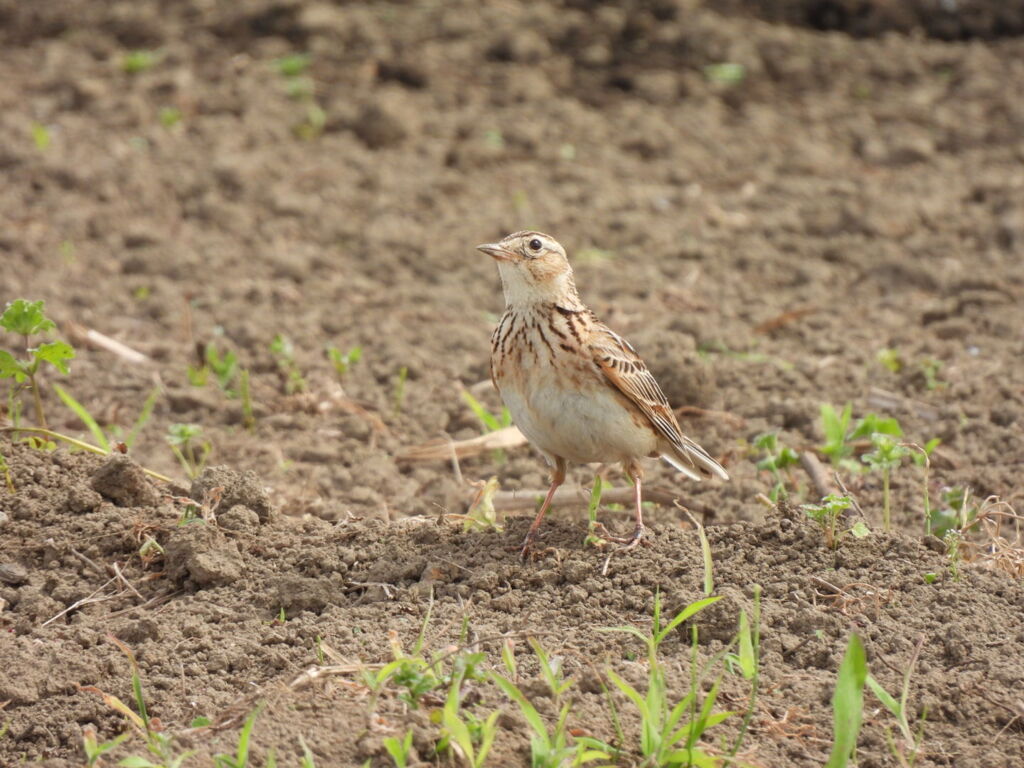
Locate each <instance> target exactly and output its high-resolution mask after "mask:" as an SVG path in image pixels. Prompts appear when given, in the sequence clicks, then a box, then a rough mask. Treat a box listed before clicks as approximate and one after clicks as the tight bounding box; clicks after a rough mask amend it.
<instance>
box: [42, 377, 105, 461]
mask: <svg viewBox="0 0 1024 768" xmlns="http://www.w3.org/2000/svg"><path fill="white" fill-rule="evenodd" d="M53 391H54V392H56V393H57V397H59V398H60V399H61V402H62V403H64V405H66V406H67V407H68V408H70V409H71V410H72V411H73V412H74V414H75V415H76V416H77V417H78V418H79V419H81V420H82V423H83V424H85V426H86V427H88V428H89V431H90V432H91V433H92V437H93V440H95V441H96V444H97V445H98V446H99V447H100V448H102V449H103V450H104V451H106V452H107V453H110V441H109V440H107V436H106V435H105V434H103V430H102V429H100V425H99V424H97V423H96V419H94V418H93V417H92V414H91V413H89V411H87V410H86V409H85V406H84V405H82V404H81V403H80V402H78V401H77V400H75V398H73V397H72V396H71V393H70V392H68V391H67V390H66V389H64V388H63V387H62V386H61V385H60V384H54V385H53Z"/></svg>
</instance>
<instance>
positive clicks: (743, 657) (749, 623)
mask: <svg viewBox="0 0 1024 768" xmlns="http://www.w3.org/2000/svg"><path fill="white" fill-rule="evenodd" d="M737 647H738V652H737V654H736V662H737V665H738V667H739V670H740V674H741V675H743V678H744V679H745V680H747V681H748V682H749V683H750V699H749V703H748V704H747V711H746V712H745V713H744V714H743V723H742V724H741V725H740V732H739V734H737V736H736V740H735V741H734V742H733V744H732V749H731V750H729V755H730V756H731V757H735V756H736V754H737V753H738V752H739V751H740V747H742V746H743V740H744V738H746V735H747V731H748V730H749V728H750V723H751V721H752V720H753V719H754V712H755V711H756V710H757V694H758V692H759V691H760V687H761V585H760V584H755V585H754V608H753V611H752V618H750V619H748V618H747V612H746V611H745V610H743V609H742V608H741V609H740V631H739V635H738V637H737Z"/></svg>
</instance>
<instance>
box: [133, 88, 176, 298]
mask: <svg viewBox="0 0 1024 768" xmlns="http://www.w3.org/2000/svg"><path fill="white" fill-rule="evenodd" d="M157 119H158V120H159V121H160V125H162V126H163V127H164V128H173V127H174V126H176V125H177V124H178V123H180V122H181V110H180V109H178V108H177V107H161V108H160V112H159V113H158V114H157ZM136 298H138V297H136Z"/></svg>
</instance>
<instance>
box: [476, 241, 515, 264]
mask: <svg viewBox="0 0 1024 768" xmlns="http://www.w3.org/2000/svg"><path fill="white" fill-rule="evenodd" d="M476 249H477V250H478V251H482V252H483V253H486V254H487V255H488V256H490V257H491V258H492V259H494V260H495V261H512V260H513V259H514V258H515V254H513V253H512V252H511V251H510V250H508V249H507V248H505V247H504V246H503V245H501V244H500V243H484V244H483V245H478V246H477V247H476Z"/></svg>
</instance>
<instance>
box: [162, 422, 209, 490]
mask: <svg viewBox="0 0 1024 768" xmlns="http://www.w3.org/2000/svg"><path fill="white" fill-rule="evenodd" d="M166 440H167V443H168V444H169V445H170V446H171V452H172V453H173V454H174V457H175V458H176V459H177V460H178V463H179V464H181V468H182V469H183V470H185V474H186V475H188V477H190V478H195V477H198V476H199V475H200V474H202V471H203V468H204V467H206V462H207V460H208V459H209V458H210V452H211V451H212V450H213V446H212V445H211V444H210V441H209V440H206V439H203V428H202V427H200V426H199V425H198V424H171V425H170V427H168V428H167V437H166Z"/></svg>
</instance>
